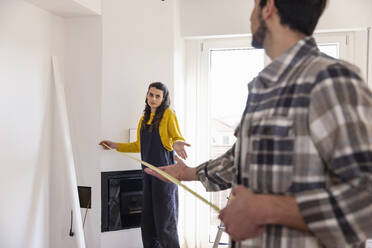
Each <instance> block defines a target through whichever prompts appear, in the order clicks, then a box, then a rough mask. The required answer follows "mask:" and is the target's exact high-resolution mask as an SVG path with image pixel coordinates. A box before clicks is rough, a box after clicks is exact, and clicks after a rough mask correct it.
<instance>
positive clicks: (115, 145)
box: [98, 140, 118, 150]
mask: <svg viewBox="0 0 372 248" xmlns="http://www.w3.org/2000/svg"><path fill="white" fill-rule="evenodd" d="M104 144H105V145H104ZM98 145H101V146H102V147H103V149H105V150H109V148H108V147H110V148H111V149H115V150H116V149H118V143H116V142H113V141H111V140H102V141H101V142H99V144H98ZM107 146H108V147H107Z"/></svg>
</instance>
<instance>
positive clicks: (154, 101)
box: [146, 87, 164, 111]
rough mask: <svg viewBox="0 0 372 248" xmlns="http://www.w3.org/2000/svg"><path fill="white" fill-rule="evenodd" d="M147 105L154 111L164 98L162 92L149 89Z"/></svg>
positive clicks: (153, 88)
mask: <svg viewBox="0 0 372 248" xmlns="http://www.w3.org/2000/svg"><path fill="white" fill-rule="evenodd" d="M146 98H147V103H148V104H149V105H150V107H151V110H152V111H155V110H156V109H157V108H158V107H159V106H160V105H161V103H162V102H163V99H164V96H163V91H162V90H159V89H157V88H155V87H150V89H149V91H148V92H147V96H146Z"/></svg>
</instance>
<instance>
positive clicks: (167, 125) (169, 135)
mask: <svg viewBox="0 0 372 248" xmlns="http://www.w3.org/2000/svg"><path fill="white" fill-rule="evenodd" d="M154 115H155V113H151V115H150V119H149V121H148V122H147V124H151V122H152V119H153V118H154ZM142 120H143V116H142V117H141V119H140V121H139V123H138V127H137V141H135V142H132V143H118V149H117V150H118V151H119V152H132V153H137V152H141V141H140V139H141V138H140V131H141V124H142ZM159 135H160V140H161V143H162V144H163V146H164V148H165V149H167V150H168V151H172V150H173V143H174V142H176V141H177V140H183V141H185V139H184V138H183V137H182V135H181V132H180V128H179V126H178V121H177V117H176V114H175V113H174V112H173V110H171V109H170V108H167V109H166V110H165V111H164V114H163V118H162V119H161V121H160V124H159Z"/></svg>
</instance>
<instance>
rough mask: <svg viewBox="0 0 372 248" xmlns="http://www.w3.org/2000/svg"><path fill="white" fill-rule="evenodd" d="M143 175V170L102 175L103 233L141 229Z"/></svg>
mask: <svg viewBox="0 0 372 248" xmlns="http://www.w3.org/2000/svg"><path fill="white" fill-rule="evenodd" d="M142 173H143V172H142V170H129V171H110V172H102V173H101V201H102V203H101V208H102V217H101V232H108V231H117V230H122V229H129V228H137V227H140V223H141V212H142V194H143V191H142V178H143V174H142Z"/></svg>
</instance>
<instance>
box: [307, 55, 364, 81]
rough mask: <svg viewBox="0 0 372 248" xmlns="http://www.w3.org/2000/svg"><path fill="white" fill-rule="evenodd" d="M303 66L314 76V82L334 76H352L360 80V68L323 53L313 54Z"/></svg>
mask: <svg viewBox="0 0 372 248" xmlns="http://www.w3.org/2000/svg"><path fill="white" fill-rule="evenodd" d="M305 67H307V70H306V71H307V74H308V75H311V76H312V77H314V79H315V81H314V82H315V83H317V82H319V81H323V80H324V79H327V78H335V77H353V78H356V79H358V80H361V76H360V69H359V68H358V67H357V66H355V65H353V64H351V63H349V62H347V61H345V60H341V59H335V58H332V57H330V56H328V55H326V54H323V53H320V54H319V55H318V56H315V57H314V58H313V59H312V60H311V61H310V63H308V64H306V66H305Z"/></svg>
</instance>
